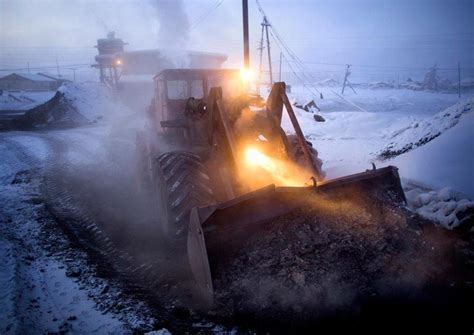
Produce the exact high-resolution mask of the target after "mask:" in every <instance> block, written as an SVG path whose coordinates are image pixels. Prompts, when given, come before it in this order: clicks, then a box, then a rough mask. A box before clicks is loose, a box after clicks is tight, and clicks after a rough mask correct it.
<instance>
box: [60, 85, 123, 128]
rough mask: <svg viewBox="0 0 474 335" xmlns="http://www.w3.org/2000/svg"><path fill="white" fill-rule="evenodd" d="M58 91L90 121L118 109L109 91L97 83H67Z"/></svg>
mask: <svg viewBox="0 0 474 335" xmlns="http://www.w3.org/2000/svg"><path fill="white" fill-rule="evenodd" d="M58 91H60V92H62V93H64V97H65V98H66V99H67V100H69V101H70V102H71V104H72V105H73V107H75V108H76V109H77V110H78V111H79V113H80V114H81V115H82V116H84V117H85V118H86V119H87V120H89V121H90V122H95V121H97V120H99V119H101V118H102V117H104V116H105V115H106V114H108V112H110V111H113V110H117V109H118V107H117V103H116V102H115V99H114V97H113V95H112V93H111V91H110V90H109V89H108V88H107V87H105V86H104V85H101V84H99V83H93V82H88V83H67V84H66V85H63V86H61V87H60V88H59V90H58Z"/></svg>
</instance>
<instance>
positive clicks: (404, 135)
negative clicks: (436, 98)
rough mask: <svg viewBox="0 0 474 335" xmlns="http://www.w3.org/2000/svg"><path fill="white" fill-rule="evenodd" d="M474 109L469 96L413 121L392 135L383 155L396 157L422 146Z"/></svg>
mask: <svg viewBox="0 0 474 335" xmlns="http://www.w3.org/2000/svg"><path fill="white" fill-rule="evenodd" d="M473 110H474V98H473V97H468V98H466V99H464V100H461V101H460V102H458V103H456V104H455V105H454V106H451V107H449V108H447V109H445V110H443V111H441V112H439V113H437V114H435V115H434V116H433V117H429V118H427V119H425V120H423V121H421V122H413V123H412V124H410V125H408V126H407V127H406V128H402V129H400V130H397V131H395V132H394V133H393V134H392V135H391V137H390V142H389V144H388V145H387V146H386V148H384V149H383V151H382V153H381V156H382V157H385V158H389V157H394V156H398V155H400V154H403V153H405V152H408V151H410V150H413V149H415V148H417V147H419V146H422V145H424V144H426V143H428V142H430V141H431V140H433V139H435V138H436V137H438V136H439V135H441V134H442V133H443V132H444V131H446V130H448V129H450V128H452V127H454V126H455V125H457V124H458V122H459V121H460V119H461V117H462V116H463V115H465V114H468V113H472V111H473Z"/></svg>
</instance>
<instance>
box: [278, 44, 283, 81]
mask: <svg viewBox="0 0 474 335" xmlns="http://www.w3.org/2000/svg"><path fill="white" fill-rule="evenodd" d="M282 58H283V52H281V51H280V71H278V81H279V82H281V61H282Z"/></svg>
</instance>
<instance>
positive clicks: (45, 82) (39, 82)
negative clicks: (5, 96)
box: [0, 73, 62, 91]
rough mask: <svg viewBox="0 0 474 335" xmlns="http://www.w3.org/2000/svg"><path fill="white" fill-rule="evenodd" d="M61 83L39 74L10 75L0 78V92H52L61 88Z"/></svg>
mask: <svg viewBox="0 0 474 335" xmlns="http://www.w3.org/2000/svg"><path fill="white" fill-rule="evenodd" d="M61 84H62V81H60V80H56V79H53V78H50V77H47V76H45V75H41V74H30V73H11V74H8V75H5V76H3V77H0V89H1V90H42V91H44V90H52V91H55V90H57V89H58V87H59V86H61Z"/></svg>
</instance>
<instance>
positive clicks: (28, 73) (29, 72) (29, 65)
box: [27, 62, 30, 74]
mask: <svg viewBox="0 0 474 335" xmlns="http://www.w3.org/2000/svg"><path fill="white" fill-rule="evenodd" d="M27 64H28V74H30V62H27Z"/></svg>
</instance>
